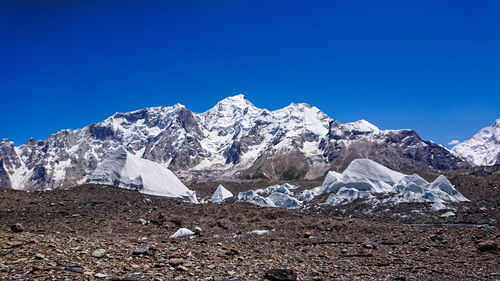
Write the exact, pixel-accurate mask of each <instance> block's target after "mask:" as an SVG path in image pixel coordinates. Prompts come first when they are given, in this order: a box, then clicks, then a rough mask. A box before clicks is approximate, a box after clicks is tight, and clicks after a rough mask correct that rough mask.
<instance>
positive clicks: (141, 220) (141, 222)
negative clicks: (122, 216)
mask: <svg viewBox="0 0 500 281" xmlns="http://www.w3.org/2000/svg"><path fill="white" fill-rule="evenodd" d="M139 223H140V224H142V225H147V224H148V221H147V220H145V219H139Z"/></svg>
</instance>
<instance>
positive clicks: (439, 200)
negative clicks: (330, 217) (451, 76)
mask: <svg viewBox="0 0 500 281" xmlns="http://www.w3.org/2000/svg"><path fill="white" fill-rule="evenodd" d="M296 188H297V187H295V186H293V185H290V184H284V185H273V186H269V187H267V188H263V189H257V190H250V191H245V192H240V193H239V194H238V196H237V202H249V203H253V204H256V205H259V206H265V207H282V208H292V209H297V208H303V207H308V206H310V204H309V202H311V201H312V200H313V199H315V198H316V197H318V196H320V195H322V194H329V196H328V198H327V199H326V200H325V201H324V202H323V203H319V206H321V205H330V206H341V205H345V204H349V203H352V202H354V201H357V200H359V201H361V202H365V203H368V204H369V205H372V206H377V205H381V204H388V205H397V204H400V203H411V202H414V203H430V204H431V209H432V210H434V211H438V210H442V209H446V208H447V207H446V204H447V203H460V202H467V201H469V200H468V199H467V198H465V196H463V195H462V194H461V193H460V192H458V191H457V190H456V189H455V187H454V186H453V184H451V183H450V181H449V180H448V179H447V178H446V177H445V176H443V175H440V176H438V177H437V178H436V179H435V180H434V181H432V182H430V183H429V182H427V181H426V180H425V179H423V178H422V177H420V176H419V175H417V174H412V175H406V174H403V173H400V172H397V171H394V170H391V169H389V168H387V167H385V166H383V165H381V164H379V163H377V162H375V161H372V160H369V159H355V160H353V161H352V162H351V164H350V165H349V166H348V167H347V168H346V169H345V170H344V171H343V172H342V173H338V172H335V171H330V172H328V174H327V175H326V176H325V179H324V180H323V183H322V185H321V186H318V187H315V188H312V189H307V190H304V191H302V192H301V193H298V194H295V193H294V192H293V191H291V190H293V189H296ZM314 204H318V203H314Z"/></svg>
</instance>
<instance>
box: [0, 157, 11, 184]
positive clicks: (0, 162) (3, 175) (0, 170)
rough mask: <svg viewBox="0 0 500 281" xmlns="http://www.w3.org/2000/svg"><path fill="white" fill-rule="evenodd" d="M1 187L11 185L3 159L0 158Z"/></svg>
mask: <svg viewBox="0 0 500 281" xmlns="http://www.w3.org/2000/svg"><path fill="white" fill-rule="evenodd" d="M0 187H11V183H10V178H9V175H8V174H7V171H5V168H4V165H3V160H0Z"/></svg>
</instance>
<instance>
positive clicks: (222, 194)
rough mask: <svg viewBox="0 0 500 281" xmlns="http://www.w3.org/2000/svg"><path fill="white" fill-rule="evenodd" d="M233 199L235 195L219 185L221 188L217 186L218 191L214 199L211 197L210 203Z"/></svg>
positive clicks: (213, 196)
mask: <svg viewBox="0 0 500 281" xmlns="http://www.w3.org/2000/svg"><path fill="white" fill-rule="evenodd" d="M231 197H233V194H232V193H231V191H229V190H227V189H226V188H225V187H224V186H222V185H221V184H219V186H217V189H216V190H215V192H214V194H213V195H212V197H210V202H212V203H220V202H222V201H224V199H227V198H231Z"/></svg>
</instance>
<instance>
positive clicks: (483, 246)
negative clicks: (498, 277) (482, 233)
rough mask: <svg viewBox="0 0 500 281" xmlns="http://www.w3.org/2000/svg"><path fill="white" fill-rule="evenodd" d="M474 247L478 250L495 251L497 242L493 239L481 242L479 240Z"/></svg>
mask: <svg viewBox="0 0 500 281" xmlns="http://www.w3.org/2000/svg"><path fill="white" fill-rule="evenodd" d="M476 248H477V249H478V250H479V251H480V252H490V251H491V252H495V251H498V250H499V248H498V244H497V243H496V242H495V241H494V240H486V241H483V242H480V243H479V244H477V245H476Z"/></svg>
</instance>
